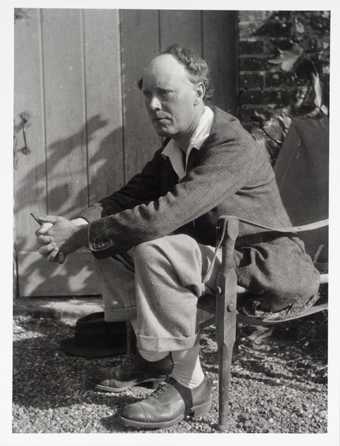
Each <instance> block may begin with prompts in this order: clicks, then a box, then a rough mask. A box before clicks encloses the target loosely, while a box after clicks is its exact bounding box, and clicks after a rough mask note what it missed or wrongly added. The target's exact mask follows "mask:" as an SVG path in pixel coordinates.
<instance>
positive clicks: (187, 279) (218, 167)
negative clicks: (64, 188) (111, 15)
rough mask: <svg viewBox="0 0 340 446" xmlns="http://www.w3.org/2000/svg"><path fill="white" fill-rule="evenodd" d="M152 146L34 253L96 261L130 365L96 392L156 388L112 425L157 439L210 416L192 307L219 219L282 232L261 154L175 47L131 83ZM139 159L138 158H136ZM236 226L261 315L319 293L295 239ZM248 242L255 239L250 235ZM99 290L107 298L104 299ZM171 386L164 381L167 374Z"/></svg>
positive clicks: (244, 274) (246, 281) (243, 280)
mask: <svg viewBox="0 0 340 446" xmlns="http://www.w3.org/2000/svg"><path fill="white" fill-rule="evenodd" d="M139 87H140V89H141V91H142V93H143V95H144V99H145V106H146V108H147V111H148V114H149V116H150V120H151V122H152V125H153V126H154V128H155V130H156V132H157V133H158V135H160V136H161V137H164V143H163V145H162V147H161V148H160V149H159V150H157V151H156V152H155V155H154V157H153V159H152V160H151V161H150V162H149V163H147V164H146V166H145V167H144V169H143V170H142V172H141V173H140V174H138V175H136V176H135V177H133V178H132V179H131V180H130V181H129V182H128V184H127V185H126V186H124V187H122V188H121V189H120V190H119V191H117V192H114V193H113V194H112V195H110V196H109V197H106V198H104V199H103V200H101V201H100V202H99V203H97V204H95V205H93V206H91V207H90V208H88V209H86V210H85V211H84V212H83V213H82V214H81V216H80V217H79V218H77V219H75V220H67V219H65V218H63V217H55V216H48V217H43V218H42V219H43V220H44V221H45V223H44V224H43V225H42V226H41V228H40V229H39V230H38V231H37V236H38V240H39V242H40V244H41V247H40V249H39V251H40V253H41V254H42V255H44V256H46V257H47V258H48V259H49V260H50V261H60V262H62V261H63V260H64V258H65V256H66V255H68V254H69V253H71V252H73V251H75V250H76V249H78V248H80V247H82V246H86V247H89V249H90V250H91V251H92V252H93V254H94V256H95V257H96V258H98V266H99V268H100V271H101V274H102V277H103V281H102V283H101V284H100V285H103V287H104V288H105V289H104V291H103V297H104V304H105V314H106V319H107V320H112V319H113V318H114V317H115V315H114V307H112V305H110V298H111V297H115V298H119V299H120V300H121V301H122V302H123V303H124V304H125V306H126V308H127V310H129V311H130V315H129V317H130V319H131V323H132V326H133V330H134V332H135V335H136V339H137V349H138V352H139V354H140V359H139V361H138V363H135V364H134V367H130V368H126V367H125V366H124V365H122V366H121V367H118V368H114V369H112V370H109V371H108V373H106V374H105V375H104V376H99V375H98V381H99V382H98V386H97V388H101V389H106V390H109V391H110V390H111V391H113V392H117V391H122V390H124V389H126V388H127V387H128V386H132V385H136V384H140V383H143V382H145V381H147V380H151V379H154V380H157V379H158V380H160V379H163V378H164V379H165V383H164V384H162V385H161V386H160V389H159V390H156V391H155V393H152V394H151V396H149V397H148V398H146V399H144V400H142V401H139V402H136V403H133V404H128V405H127V406H125V407H124V408H123V410H122V412H121V414H120V420H121V422H122V423H123V424H124V425H125V426H131V427H134V428H144V429H145V428H162V427H165V426H170V425H172V424H174V423H177V422H178V421H180V420H181V419H183V418H184V416H186V415H188V414H196V415H203V414H205V413H206V412H207V411H208V410H209V407H210V399H211V384H210V382H209V381H208V379H207V378H206V377H205V375H204V372H203V370H202V367H201V363H200V359H199V342H198V327H197V324H196V315H197V310H196V306H197V300H198V299H199V298H200V297H201V296H202V294H203V293H204V292H205V290H206V289H209V288H210V289H214V287H215V278H216V269H217V268H218V266H219V263H220V260H218V261H217V262H216V263H215V264H214V267H213V268H212V270H211V274H209V277H208V278H207V280H205V283H203V279H202V278H203V277H204V276H205V275H206V273H207V271H208V270H209V266H210V264H211V261H212V257H213V253H214V245H215V239H216V235H215V226H216V222H217V219H218V217H219V216H220V215H223V214H229V215H236V216H238V217H242V218H244V219H248V220H254V221H256V222H258V223H261V224H263V225H268V226H274V227H281V226H289V225H290V221H289V218H288V216H287V213H286V211H285V209H284V207H283V205H282V202H281V199H280V195H279V191H278V188H277V184H276V181H275V176H274V172H273V170H272V167H271V165H270V162H269V160H268V158H269V157H268V154H267V153H265V151H264V150H263V149H261V148H260V147H258V146H257V144H256V143H255V141H254V140H253V139H252V137H251V136H250V135H249V134H248V133H247V132H246V131H245V130H244V129H243V128H242V126H241V125H240V123H239V121H238V120H237V119H236V118H235V117H233V116H231V115H230V114H228V113H226V112H224V111H222V110H220V109H219V108H217V107H210V106H208V105H207V99H208V97H209V87H210V86H209V70H208V66H207V63H206V62H205V61H204V60H203V59H201V58H200V57H198V56H196V55H195V54H193V53H192V52H191V51H190V50H187V49H183V48H180V47H179V46H178V45H174V46H172V47H170V48H169V49H168V50H166V51H165V52H163V53H162V54H160V55H158V56H157V57H155V58H154V59H153V60H152V61H151V63H150V64H149V65H148V66H147V67H146V69H145V71H144V73H143V76H142V78H141V80H140V82H139ZM136 150H138V148H136ZM254 231H255V229H254V228H253V227H251V226H248V225H246V224H241V226H240V239H239V242H238V245H237V250H236V256H235V262H236V266H237V275H238V282H239V284H240V285H241V286H244V287H247V288H249V289H250V290H251V291H252V293H253V295H254V296H255V298H256V301H258V302H259V304H260V309H261V310H264V311H280V310H282V309H283V308H287V307H288V306H290V305H291V304H294V303H299V304H301V303H302V304H303V303H304V302H306V301H307V300H308V299H309V298H310V297H311V296H313V295H314V294H315V293H316V292H317V290H318V281H319V277H318V272H317V271H316V270H315V268H314V266H313V264H312V261H311V259H310V257H309V256H307V254H306V253H305V250H304V246H303V243H302V242H301V241H300V240H299V239H298V238H297V237H296V236H294V235H289V234H284V235H283V236H273V235H271V236H268V235H262V236H261V234H258V236H257V237H256V239H255V240H256V242H255V241H254V242H252V243H250V242H249V240H250V238H249V237H244V236H247V235H249V234H252V233H254ZM257 231H258V230H257ZM105 290H106V291H105ZM171 367H172V370H171V373H170V376H168V377H166V378H165V376H166V375H167V374H168V372H169V370H170V369H171Z"/></svg>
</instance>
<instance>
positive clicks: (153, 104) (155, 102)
mask: <svg viewBox="0 0 340 446" xmlns="http://www.w3.org/2000/svg"><path fill="white" fill-rule="evenodd" d="M149 108H150V110H160V109H161V108H162V104H161V101H160V100H159V98H158V97H157V96H156V95H154V96H152V97H151V99H150V101H149Z"/></svg>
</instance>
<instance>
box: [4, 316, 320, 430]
mask: <svg viewBox="0 0 340 446" xmlns="http://www.w3.org/2000/svg"><path fill="white" fill-rule="evenodd" d="M326 316H327V315H325V314H323V313H321V314H317V315H314V316H313V317H311V318H309V319H304V320H303V319H302V320H300V321H294V322H291V323H289V324H286V325H285V326H284V327H280V328H278V329H276V331H275V333H274V334H273V335H272V337H271V338H270V347H269V344H268V343H264V344H262V345H259V346H256V345H254V344H253V343H251V342H250V340H249V336H248V335H249V334H250V333H249V332H250V328H249V327H241V329H240V340H239V344H238V351H237V354H236V355H235V358H234V362H233V367H232V389H231V397H230V414H231V415H230V419H229V425H228V432H233V433H246V432H251V433H255V432H259V433H264V432H273V433H290V432H294V433H298V432H301V433H325V432H327V356H326V355H327V319H326ZM13 332H14V334H13V339H14V349H13V361H14V376H13V432H14V433H18V432H21V433H33V432H43V433H50V432H51V433H52V432H54V433H60V432H65V433H66V432H67V433H72V432H75V433H80V432H88V433H90V432H91V433H95V432H127V430H125V429H124V428H122V427H121V426H120V425H119V423H118V422H117V419H116V413H117V411H118V410H119V409H120V408H121V407H122V405H124V404H126V403H128V402H132V401H135V400H136V399H139V398H143V397H144V396H146V395H147V394H148V393H150V392H151V391H152V390H151V389H147V388H143V387H139V388H134V389H132V390H129V391H127V392H125V393H124V394H123V395H120V396H114V395H111V394H106V393H100V392H94V391H93V390H92V389H91V386H90V380H89V377H90V376H91V374H93V370H94V369H95V367H97V366H101V367H102V366H109V365H113V364H117V363H119V361H120V360H121V358H120V357H117V358H114V359H101V360H86V359H82V358H73V357H69V356H66V355H64V354H63V353H62V352H60V350H59V342H60V340H61V339H63V338H66V337H69V336H72V335H73V329H72V327H70V326H68V325H65V324H64V323H62V322H61V321H60V320H56V319H54V318H48V317H41V318H37V317H32V316H30V315H17V316H15V318H14V327H13ZM201 345H202V360H203V366H204V368H205V370H206V372H207V374H208V375H209V376H210V377H211V378H212V379H213V380H214V382H215V383H216V382H217V366H216V360H217V355H216V344H215V341H214V328H213V327H208V328H207V329H206V330H205V332H204V334H203V335H202V339H201ZM213 401H214V402H213V406H212V408H211V410H210V412H209V415H208V416H207V417H205V418H203V419H201V420H195V421H193V420H184V421H182V422H181V423H179V424H178V425H176V426H173V427H171V428H168V429H163V430H158V431H155V432H158V433H159V432H193V433H194V432H209V433H212V432H216V427H215V426H216V422H217V390H216V386H215V389H214V395H213Z"/></svg>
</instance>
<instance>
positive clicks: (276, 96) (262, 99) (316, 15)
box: [238, 11, 330, 131]
mask: <svg viewBox="0 0 340 446" xmlns="http://www.w3.org/2000/svg"><path fill="white" fill-rule="evenodd" d="M329 29H330V13H329V12H328V11H240V12H239V38H240V42H239V69H240V71H239V72H240V79H239V109H238V115H239V118H240V119H241V121H242V122H243V124H244V125H245V127H247V128H248V129H249V130H251V131H252V130H254V129H256V127H257V125H258V124H257V122H256V120H254V113H255V112H257V113H264V114H266V116H267V117H268V116H270V115H272V114H274V113H276V112H278V111H280V110H288V111H289V112H290V113H291V114H294V111H295V114H299V112H301V110H297V109H296V108H295V109H294V107H292V105H293V104H294V103H296V97H297V93H298V88H299V87H301V85H308V84H310V83H311V76H310V73H309V72H308V71H310V67H311V65H310V63H311V64H312V66H313V67H314V68H315V69H316V71H317V72H318V73H319V76H320V80H321V84H322V90H323V104H325V105H326V106H327V104H328V89H329ZM295 55H299V57H297V62H296V63H294V64H290V61H291V60H292V59H290V57H291V56H293V57H294V56H295ZM273 60H274V61H276V63H273V62H272V61H273ZM299 61H300V62H299ZM301 61H302V62H304V64H303V63H302V64H301ZM305 61H308V63H306V62H305ZM298 62H299V63H300V66H299V68H298V69H296V66H297V65H298ZM291 65H292V66H291ZM301 66H302V68H301ZM306 67H307V68H306ZM287 68H289V70H287Z"/></svg>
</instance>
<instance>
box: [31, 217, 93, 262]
mask: <svg viewBox="0 0 340 446" xmlns="http://www.w3.org/2000/svg"><path fill="white" fill-rule="evenodd" d="M39 219H40V221H41V222H42V224H41V226H40V228H39V229H38V230H37V231H36V232H35V234H36V236H37V241H38V243H39V245H40V247H39V250H38V251H39V253H40V254H41V255H42V256H43V257H45V258H46V259H47V260H48V261H49V262H57V263H64V261H65V259H66V256H67V255H68V254H70V253H72V252H74V251H76V250H77V249H79V248H80V247H81V246H87V223H86V221H85V220H83V221H82V222H79V220H77V221H75V220H68V219H67V218H64V217H59V216H54V215H47V216H45V217H39Z"/></svg>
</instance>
